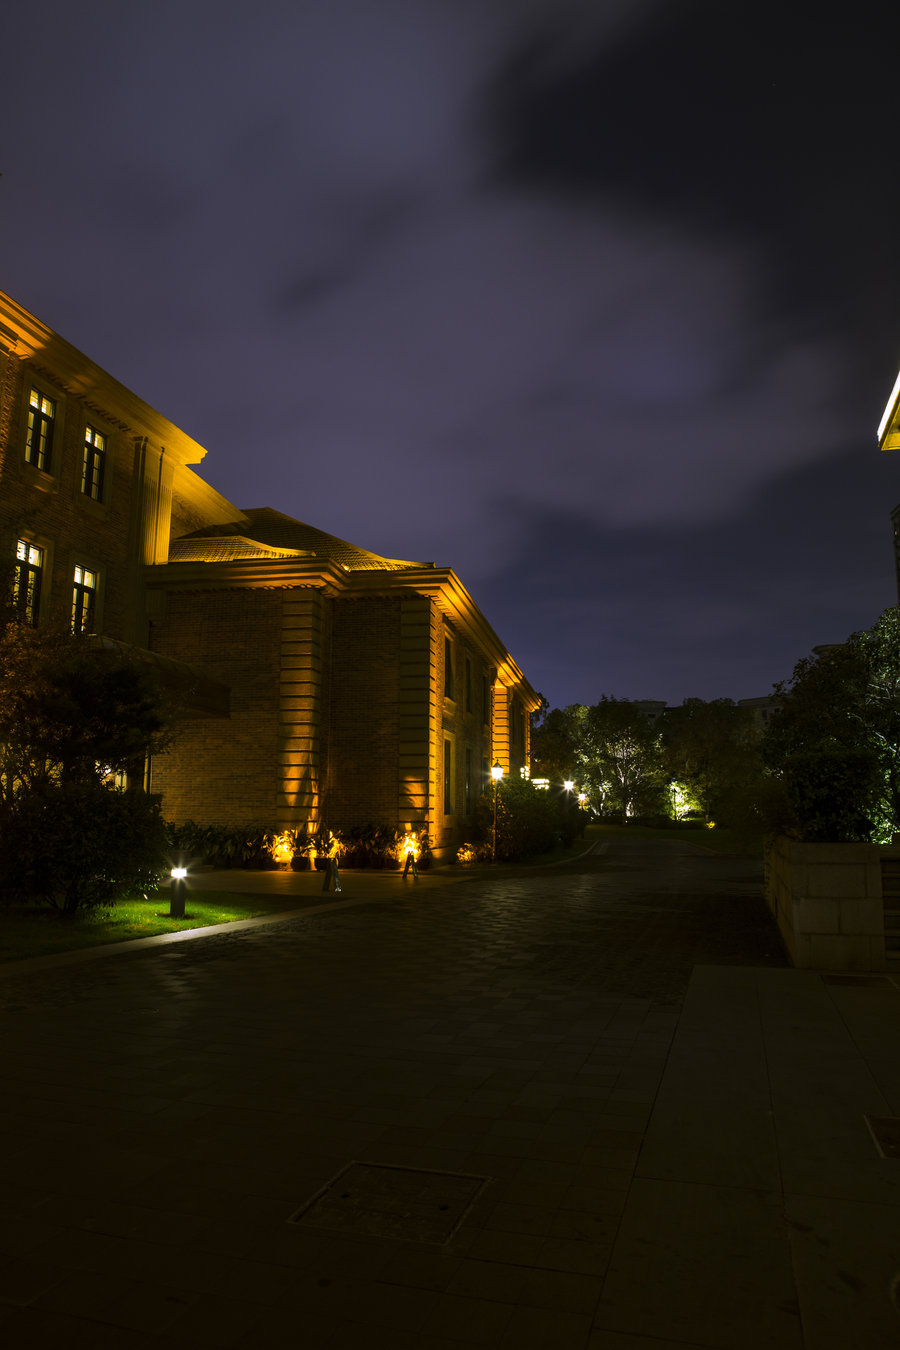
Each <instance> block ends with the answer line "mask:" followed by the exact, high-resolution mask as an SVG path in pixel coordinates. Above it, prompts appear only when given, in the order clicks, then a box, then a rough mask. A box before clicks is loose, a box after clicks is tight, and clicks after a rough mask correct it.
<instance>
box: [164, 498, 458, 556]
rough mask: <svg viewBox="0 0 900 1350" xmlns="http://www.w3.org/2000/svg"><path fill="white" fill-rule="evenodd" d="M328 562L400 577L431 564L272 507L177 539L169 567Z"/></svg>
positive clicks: (172, 547)
mask: <svg viewBox="0 0 900 1350" xmlns="http://www.w3.org/2000/svg"><path fill="white" fill-rule="evenodd" d="M279 557H280V558H327V559H329V560H330V561H332V562H335V563H337V564H338V566H340V567H342V568H343V569H344V570H345V571H347V572H371V571H382V572H400V571H403V570H404V569H405V568H408V567H431V566H433V564H432V563H419V562H405V561H402V560H401V559H399V558H382V557H381V556H380V555H379V554H377V553H371V552H370V551H369V550H368V549H364V548H359V547H358V546H357V545H356V544H350V543H348V542H347V540H346V539H339V538H338V537H337V535H334V534H326V532H325V531H324V530H319V529H316V527H315V526H314V525H307V524H305V523H304V522H303V521H302V520H294V519H293V517H291V516H286V515H283V514H282V512H281V511H275V510H273V509H272V507H270V506H262V507H252V508H250V509H248V510H242V511H241V519H240V520H235V521H230V522H228V523H227V524H225V525H211V526H207V527H205V528H204V529H202V530H195V531H193V533H191V534H185V535H182V536H181V538H179V539H173V540H172V542H171V544H170V546H169V561H170V562H231V561H236V560H237V559H244V558H279Z"/></svg>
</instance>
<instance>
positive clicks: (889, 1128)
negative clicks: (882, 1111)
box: [866, 1116, 900, 1158]
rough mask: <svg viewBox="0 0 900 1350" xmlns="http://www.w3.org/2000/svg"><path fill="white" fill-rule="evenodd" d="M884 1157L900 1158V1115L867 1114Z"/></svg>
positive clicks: (877, 1144) (876, 1142) (870, 1127)
mask: <svg viewBox="0 0 900 1350" xmlns="http://www.w3.org/2000/svg"><path fill="white" fill-rule="evenodd" d="M866 1124H867V1125H868V1127H869V1129H870V1130H871V1132H872V1138H873V1139H874V1140H875V1147H876V1148H877V1149H878V1152H879V1153H880V1154H881V1156H882V1158H900V1116H866Z"/></svg>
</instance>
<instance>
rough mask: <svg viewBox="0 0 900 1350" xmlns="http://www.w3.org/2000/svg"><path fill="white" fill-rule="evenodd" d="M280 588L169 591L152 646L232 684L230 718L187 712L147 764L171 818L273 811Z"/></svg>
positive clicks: (264, 816)
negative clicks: (171, 739)
mask: <svg viewBox="0 0 900 1350" xmlns="http://www.w3.org/2000/svg"><path fill="white" fill-rule="evenodd" d="M283 595H284V592H283V591H282V590H280V589H271V590H268V589H267V590H255V589H254V590H249V589H248V590H237V589H235V590H220V591H175V592H171V593H170V594H169V595H168V597H167V602H166V613H165V617H164V619H162V620H161V621H160V622H158V623H154V625H153V628H152V631H151V648H152V650H154V651H158V652H162V653H163V654H164V655H166V656H172V657H176V658H177V659H178V660H181V661H185V662H187V663H188V665H194V666H197V667H199V668H200V669H201V670H202V671H203V672H204V673H205V674H207V675H210V676H212V677H213V678H214V679H218V680H220V681H221V682H222V683H223V684H225V685H228V686H229V688H230V689H231V716H230V718H228V719H221V718H183V719H180V720H179V721H178V723H177V724H176V735H177V740H176V743H175V745H174V746H173V748H172V750H171V751H169V753H167V754H166V755H161V756H158V757H157V758H156V759H155V760H154V763H153V766H152V774H151V788H152V790H153V791H154V792H161V793H162V794H163V811H164V814H165V815H166V817H167V819H169V820H174V821H176V822H181V821H184V820H188V819H191V820H195V821H197V822H198V823H199V824H221V825H252V824H258V825H265V826H271V825H273V824H274V823H275V821H276V819H277V815H278V801H277V798H278V786H279V757H280V750H281V747H280V744H279V674H280V664H281V642H282V604H283Z"/></svg>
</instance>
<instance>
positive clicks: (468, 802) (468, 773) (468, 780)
mask: <svg viewBox="0 0 900 1350" xmlns="http://www.w3.org/2000/svg"><path fill="white" fill-rule="evenodd" d="M471 814H472V751H471V750H470V749H469V747H468V746H466V815H467V816H470V815H471Z"/></svg>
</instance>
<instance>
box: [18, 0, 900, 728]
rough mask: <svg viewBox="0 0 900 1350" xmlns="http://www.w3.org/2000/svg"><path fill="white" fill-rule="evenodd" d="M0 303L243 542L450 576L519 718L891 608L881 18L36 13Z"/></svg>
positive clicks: (793, 647) (612, 7) (787, 649)
mask: <svg viewBox="0 0 900 1350" xmlns="http://www.w3.org/2000/svg"><path fill="white" fill-rule="evenodd" d="M2 44H3V49H4V61H3V107H4V117H3V121H4V131H5V134H4V136H3V137H2V140H0V172H2V174H3V177H2V179H0V258H2V269H0V287H2V289H4V290H6V291H7V292H8V293H9V294H11V295H12V296H13V297H14V298H15V299H16V300H18V301H19V302H20V303H22V304H23V305H25V306H26V307H27V308H28V309H30V310H32V311H33V312H34V313H35V314H37V315H38V316H39V317H40V318H41V319H42V320H44V321H45V322H46V323H48V324H49V325H50V326H51V327H53V328H54V329H56V330H57V331H58V332H59V333H61V334H62V336H63V337H65V338H67V339H68V340H69V341H70V342H71V343H73V344H74V345H75V346H76V347H78V348H80V349H81V350H82V351H84V352H85V353H86V354H87V355H88V356H90V357H91V358H92V359H93V360H95V361H96V362H98V363H99V364H100V365H101V366H103V367H105V369H107V370H108V371H109V372H110V373H111V374H113V375H114V376H116V378H117V379H119V380H120V381H121V382H122V383H123V384H125V385H127V386H128V387H129V388H131V389H133V390H134V391H135V392H136V393H137V394H139V395H140V396H141V397H142V398H144V399H145V400H146V402H148V403H150V404H152V405H153V406H154V407H156V408H158V409H159V411H160V412H161V413H163V414H164V415H165V416H166V417H168V418H170V419H171V420H172V421H173V422H175V423H176V424H178V425H179V426H181V427H182V428H183V429H184V430H185V431H186V432H188V434H189V435H191V436H193V437H194V438H195V439H196V440H197V441H199V442H200V443H201V444H202V445H204V446H205V447H206V448H207V450H208V454H207V457H206V459H205V460H204V462H203V465H202V466H201V468H200V472H201V474H202V476H203V477H205V478H206V479H207V480H208V481H209V482H210V483H212V484H213V485H214V486H215V487H216V488H218V490H219V491H220V492H222V493H224V495H225V496H226V497H228V498H229V499H231V500H232V501H234V502H235V503H236V504H237V505H239V506H245V507H251V506H264V505H268V506H274V507H276V508H277V509H279V510H281V511H285V512H287V513H288V514H290V515H293V516H296V517H298V518H299V519H301V520H306V521H309V522H310V523H312V524H315V525H317V526H319V527H320V528H322V529H325V530H328V531H330V532H332V533H334V534H337V535H340V536H342V537H344V538H347V539H350V540H351V541H353V542H354V543H357V544H360V545H362V546H364V547H366V548H370V549H373V550H375V551H376V552H379V553H383V554H386V555H387V556H390V557H401V558H409V559H415V560H423V561H434V562H436V563H438V564H439V565H441V566H451V567H453V568H454V570H455V571H456V572H457V573H458V575H459V576H460V578H461V579H462V581H463V583H464V584H465V585H466V586H467V587H468V589H469V590H470V591H471V593H472V595H473V597H474V598H475V600H476V601H477V603H478V604H479V605H480V606H481V608H482V609H483V610H484V612H485V614H486V615H487V617H488V619H489V620H490V622H491V623H492V625H493V626H494V628H495V629H496V630H497V632H498V633H499V634H500V636H501V638H502V639H503V641H504V642H505V643H506V645H507V646H508V647H509V649H510V651H511V652H512V654H513V656H514V657H515V658H516V660H517V661H518V662H519V664H520V665H521V666H522V668H523V670H524V671H525V674H526V675H527V676H528V678H529V679H530V680H531V683H532V684H533V685H534V686H535V688H537V689H538V690H539V691H541V692H542V693H543V694H544V695H545V696H546V697H547V698H548V699H549V701H550V703H551V704H552V705H554V706H562V705H565V704H568V703H572V702H584V703H594V702H596V701H597V700H598V699H599V698H600V696H601V694H604V693H605V694H614V695H616V696H618V697H622V698H657V699H666V700H668V701H669V702H673V703H677V702H680V701H681V700H682V699H684V698H687V697H692V696H696V697H701V698H716V697H731V698H745V697H751V696H754V695H760V694H766V693H768V692H770V690H771V686H772V683H773V682H774V681H775V680H779V679H783V678H785V677H786V676H788V675H789V674H790V671H791V669H792V667H793V665H794V663H795V662H796V661H797V660H798V659H799V658H800V657H802V656H804V655H806V654H807V653H808V652H809V650H810V648H811V647H812V646H813V645H815V644H817V643H828V642H836V641H840V640H842V639H843V638H844V637H846V636H847V635H848V634H849V633H850V632H851V631H853V630H854V629H858V628H863V627H868V626H869V625H871V624H872V623H873V622H874V620H875V619H876V618H877V616H878V615H879V614H880V613H881V611H882V610H883V609H885V608H886V607H887V606H888V605H891V604H893V603H895V599H896V591H895V583H894V568H893V558H892V542H891V527H890V511H891V508H892V507H893V506H894V505H895V504H896V503H897V502H898V501H900V460H898V459H896V458H894V457H892V456H890V455H881V454H879V452H878V450H877V447H876V441H875V429H876V427H877V425H878V421H879V418H880V416H881V413H882V410H883V408H884V404H885V401H886V399H887V396H888V394H889V393H890V390H891V388H892V385H893V382H894V378H895V376H896V374H897V370H898V367H900V303H898V301H900V135H898V130H900V127H898V123H900V99H898V94H897V85H898V79H900V76H898V74H897V72H898V69H900V5H898V4H896V0H895V2H894V3H884V2H882V3H877V4H876V3H874V2H873V0H855V3H853V4H846V3H842V4H840V5H838V4H836V3H824V4H821V3H820V4H808V3H805V2H801V3H796V2H795V0H754V3H752V4H743V3H739V2H733V0H701V2H700V3H691V0H665V2H664V3H660V2H657V3H654V0H321V3H303V2H302V0H282V2H281V3H274V2H273V0H257V3H255V4H253V5H250V4H234V3H230V0H177V3H173V2H172V0H157V2H156V3H154V4H153V5H144V6H140V7H138V6H129V5H123V4H121V3H120V0H115V2H114V3H109V2H107V0H99V2H98V3H91V0H86V3H83V4H80V5H72V4H71V3H69V2H68V0H67V3H65V4H62V3H59V0H48V2H47V3H44V4H40V5H30V6H25V5H18V6H15V7H14V8H13V9H12V10H11V11H10V12H8V13H7V14H6V15H5V16H4V21H3V33H2Z"/></svg>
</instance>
